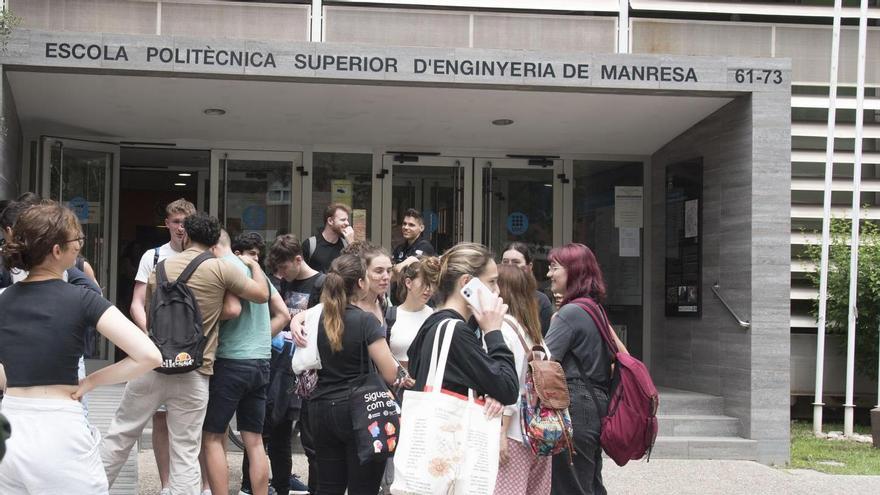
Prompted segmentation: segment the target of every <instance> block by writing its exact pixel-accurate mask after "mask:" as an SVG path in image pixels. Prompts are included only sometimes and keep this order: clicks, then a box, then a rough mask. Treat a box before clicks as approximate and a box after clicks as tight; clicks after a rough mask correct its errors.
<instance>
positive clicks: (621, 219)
mask: <svg viewBox="0 0 880 495" xmlns="http://www.w3.org/2000/svg"><path fill="white" fill-rule="evenodd" d="M614 226H615V227H617V228H619V229H621V228H624V227H635V228H641V227H642V187H641V186H615V187H614Z"/></svg>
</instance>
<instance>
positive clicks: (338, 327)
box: [321, 254, 367, 352]
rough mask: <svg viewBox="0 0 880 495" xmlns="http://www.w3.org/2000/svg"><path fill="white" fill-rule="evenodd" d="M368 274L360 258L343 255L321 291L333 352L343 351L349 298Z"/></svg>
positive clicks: (336, 262)
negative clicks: (344, 320) (344, 317)
mask: <svg viewBox="0 0 880 495" xmlns="http://www.w3.org/2000/svg"><path fill="white" fill-rule="evenodd" d="M366 273H367V267H366V265H365V264H364V262H363V260H362V259H361V258H360V257H358V256H355V255H352V254H343V255H342V256H340V257H338V258H336V259H335V260H333V263H332V264H331V265H330V271H329V272H327V278H325V279H324V287H323V289H322V291H321V304H323V305H324V311H323V313H322V318H323V319H324V331H325V332H327V339H328V340H329V341H330V349H331V350H332V351H333V352H339V351H341V350H342V335H343V332H344V331H345V327H344V325H343V319H342V317H343V314H344V313H345V308H346V307H347V306H348V296H349V294H354V293H355V292H356V291H357V290H358V281H360V280H362V279H363V278H364V277H366Z"/></svg>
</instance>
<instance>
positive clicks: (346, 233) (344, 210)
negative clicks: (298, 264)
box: [302, 203, 354, 273]
mask: <svg viewBox="0 0 880 495" xmlns="http://www.w3.org/2000/svg"><path fill="white" fill-rule="evenodd" d="M350 216H351V210H350V209H349V208H348V206H346V205H344V204H342V203H334V204H332V205H330V206H328V207H327V209H325V210H324V217H323V218H324V229H323V230H321V233H320V234H318V235H316V236H312V237H309V238H308V239H306V240H305V242H303V243H302V258H303V260H305V262H306V264H307V265H308V266H310V267H311V268H313V269H315V270H317V271H319V272H321V273H327V270H329V269H330V263H332V262H333V260H335V259H336V258H338V257H339V254H340V253H342V249H343V248H345V246H348V245H349V244H351V243H352V242H354V229H353V228H351V223H350V221H349V218H350Z"/></svg>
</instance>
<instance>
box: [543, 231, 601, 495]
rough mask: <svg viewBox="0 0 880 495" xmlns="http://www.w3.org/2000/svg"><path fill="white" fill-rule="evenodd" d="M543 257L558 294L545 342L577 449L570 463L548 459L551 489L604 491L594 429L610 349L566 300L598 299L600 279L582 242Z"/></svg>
mask: <svg viewBox="0 0 880 495" xmlns="http://www.w3.org/2000/svg"><path fill="white" fill-rule="evenodd" d="M549 260H550V269H549V271H548V272H547V277H549V278H550V288H551V290H552V291H553V292H554V293H559V294H562V299H561V302H560V305H559V306H560V308H559V311H557V313H556V315H555V316H554V318H553V320H552V322H551V323H550V330H549V331H548V332H547V337H546V339H545V344H546V346H547V348H548V349H549V350H550V355H551V356H552V357H553V359H556V360H558V361H559V362H560V363H562V367H563V369H565V377H566V381H567V382H568V391H569V393H570V394H571V406H570V407H569V412H570V414H571V423H572V427H573V429H574V439H573V440H574V442H573V443H574V447H575V450H576V452H577V455H575V456H574V464H570V463H569V457H568V456H567V455H557V456H555V457H554V458H553V468H552V483H551V494H553V495H588V494H590V495H592V494H596V495H605V494H606V493H607V492H606V491H605V486H604V485H603V484H602V449H601V448H600V446H599V434H600V431H601V418H602V416H605V414H606V412H607V410H608V390H609V386H610V384H611V353H610V352H609V351H608V348H607V346H606V345H605V342H604V341H603V340H602V336H601V335H600V334H599V329H598V328H596V325H595V323H594V322H593V319H592V318H591V317H590V315H589V314H587V312H586V311H584V310H583V309H581V308H580V307H579V306H578V305H576V304H570V303H571V302H572V301H573V300H575V299H579V298H584V297H586V298H590V299H592V300H594V301H595V302H596V303H598V304H601V303H602V302H603V301H604V300H605V281H604V280H603V278H602V270H601V269H600V268H599V263H598V262H597V261H596V256H595V255H593V252H592V251H590V248H588V247H587V246H584V245H583V244H566V245H564V246H562V247H558V248H555V249H553V250H552V251H550V256H549Z"/></svg>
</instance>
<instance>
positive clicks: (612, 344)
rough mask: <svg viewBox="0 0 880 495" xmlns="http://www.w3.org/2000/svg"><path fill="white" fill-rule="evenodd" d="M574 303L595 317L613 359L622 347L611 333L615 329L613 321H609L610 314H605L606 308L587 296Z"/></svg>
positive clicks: (594, 321)
mask: <svg viewBox="0 0 880 495" xmlns="http://www.w3.org/2000/svg"><path fill="white" fill-rule="evenodd" d="M572 303H573V304H577V305H578V306H580V308H581V309H583V310H584V311H586V312H587V314H588V315H590V318H592V319H593V323H595V325H596V328H597V329H598V330H599V335H601V336H602V340H604V341H605V345H606V346H608V350H609V351H610V352H611V357H612V359H613V358H614V356H616V355H617V353H618V352H620V349H619V348H618V346H617V341H616V340H615V339H614V337H613V336H612V335H611V332H612V331H613V330H611V323H610V322H609V321H608V315H607V314H605V310H604V309H603V308H602V306H600V305H599V304H597V303H596V301H594V300H592V299H590V298H586V297H581V298H578V299H575V300H573V301H572Z"/></svg>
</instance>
